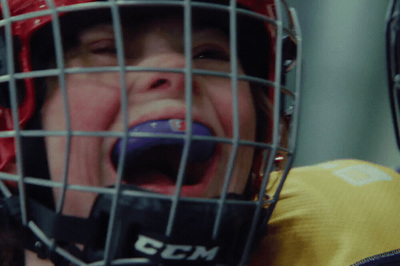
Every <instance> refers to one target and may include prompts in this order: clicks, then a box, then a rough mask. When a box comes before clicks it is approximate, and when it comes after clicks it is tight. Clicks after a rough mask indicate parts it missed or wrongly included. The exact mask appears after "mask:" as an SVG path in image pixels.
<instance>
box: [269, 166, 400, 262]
mask: <svg viewBox="0 0 400 266" xmlns="http://www.w3.org/2000/svg"><path fill="white" fill-rule="evenodd" d="M399 191H400V175H399V174H398V173H397V172H395V171H393V170H392V169H389V168H387V167H383V166H379V165H375V164H372V163H369V162H364V161H358V160H337V161H330V162H326V163H321V164H316V165H313V166H307V167H299V168H294V169H292V170H291V172H290V174H289V175H288V177H287V180H286V182H285V185H284V187H283V190H282V192H281V196H280V199H279V201H278V204H277V206H276V208H275V210H274V213H273V214H272V217H271V220H270V223H269V224H268V235H267V237H266V239H265V241H264V243H263V245H264V248H265V249H264V252H265V254H268V256H269V263H266V264H273V265H351V264H353V263H355V262H357V261H360V260H362V259H363V258H367V257H370V256H374V255H376V254H381V253H385V252H389V251H391V250H395V249H398V248H400V240H399V239H400V230H398V222H399V221H400V193H399Z"/></svg>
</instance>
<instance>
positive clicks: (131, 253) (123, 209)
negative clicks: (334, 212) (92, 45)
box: [0, 186, 267, 265]
mask: <svg viewBox="0 0 400 266" xmlns="http://www.w3.org/2000/svg"><path fill="white" fill-rule="evenodd" d="M124 189H126V190H130V191H132V189H134V190H136V191H138V190H141V189H140V188H137V187H132V186H124ZM141 191H142V190H141ZM146 193H150V192H147V191H146ZM151 194H152V193H151ZM154 195H156V194H153V196H154ZM229 198H230V199H234V200H243V197H242V196H240V195H230V196H229ZM112 199H113V196H112V195H108V194H105V195H100V196H99V197H98V198H97V200H96V202H95V204H94V206H93V208H92V211H91V214H90V217H89V218H87V219H83V218H78V217H72V216H65V215H60V214H56V213H55V212H54V211H52V210H50V209H48V208H46V207H44V206H43V205H41V204H39V203H37V202H35V201H31V200H30V201H29V202H28V204H27V209H28V214H29V220H30V221H32V222H33V223H35V225H36V226H37V227H38V228H40V230H42V231H43V233H44V234H45V235H46V237H47V238H49V239H54V241H55V242H54V245H53V248H52V247H51V246H49V245H46V244H44V243H43V242H42V241H40V240H39V238H38V237H37V236H36V235H35V234H34V233H33V231H32V230H31V228H28V226H23V225H22V224H21V215H20V207H19V198H18V197H17V196H13V197H10V198H7V199H1V200H0V221H1V222H0V230H1V231H3V230H9V231H10V230H11V231H12V232H14V233H15V236H14V238H16V240H17V241H18V243H17V244H19V246H21V247H23V248H25V249H29V250H32V251H34V252H36V253H37V254H38V256H39V257H40V258H50V259H51V260H52V261H53V262H54V263H55V264H56V265H68V262H67V261H66V260H65V259H64V258H62V257H61V256H60V255H59V254H58V253H56V252H55V247H56V246H58V247H62V248H63V249H65V250H67V251H68V252H69V253H71V254H72V255H73V256H75V257H77V258H79V259H81V260H83V261H85V262H88V263H90V262H98V261H102V260H104V252H105V240H106V237H107V232H108V223H109V219H110V210H111V206H112ZM171 205H172V203H171V200H170V199H164V198H159V197H149V196H147V197H144V196H143V197H138V196H135V197H133V196H125V195H121V196H120V198H119V202H118V208H117V210H116V211H115V217H114V226H113V228H112V231H113V234H112V239H111V242H112V243H113V245H110V246H111V247H110V248H109V250H108V252H109V253H108V255H109V257H110V258H113V259H125V261H126V260H127V259H128V260H129V259H132V258H136V259H137V258H147V261H148V263H144V264H143V263H142V264H140V265H159V264H162V265H237V264H238V263H239V261H240V260H241V258H242V256H243V250H244V246H245V243H246V240H247V237H248V234H249V229H250V226H251V223H252V217H253V214H254V210H255V204H243V202H242V203H237V204H226V205H225V207H224V210H223V214H222V216H221V221H220V227H219V232H218V235H217V236H216V237H213V230H214V223H215V219H216V215H217V210H218V204H217V202H207V203H206V202H199V201H193V200H192V201H189V200H188V201H185V200H182V201H180V202H179V204H178V206H177V212H176V215H175V217H174V223H173V228H172V231H171V234H170V235H169V236H166V228H167V226H168V223H169V215H170V209H171ZM261 216H262V217H260V219H259V221H262V222H260V223H259V224H258V230H257V232H256V238H257V240H260V239H262V237H263V236H265V233H266V224H265V222H264V221H265V220H266V219H265V218H266V216H267V210H266V209H263V212H262V215H261ZM77 244H82V245H83V246H84V247H85V248H84V250H83V251H81V250H80V249H78V248H77V247H76V245H77ZM132 261H133V260H132ZM132 264H134V263H132ZM132 264H124V265H132Z"/></svg>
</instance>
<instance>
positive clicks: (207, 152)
mask: <svg viewBox="0 0 400 266" xmlns="http://www.w3.org/2000/svg"><path fill="white" fill-rule="evenodd" d="M181 122H184V121H183V120H179V119H169V120H156V121H148V122H145V123H142V124H139V125H136V126H134V127H132V128H130V129H129V132H140V133H166V134H174V135H184V134H185V128H184V127H181V126H177V125H179V123H181ZM192 134H193V135H200V136H213V133H212V131H211V129H209V128H208V127H207V126H205V125H203V124H200V123H193V125H192ZM184 143H185V140H184V139H183V138H165V137H164V138H163V137H154V138H153V137H145V138H143V137H130V138H128V141H127V146H126V152H125V156H124V160H122V159H121V158H120V157H121V156H122V145H123V141H122V139H120V140H118V141H117V143H116V144H115V145H114V147H113V149H112V151H111V161H112V163H113V165H114V167H115V169H117V167H118V164H119V163H120V162H122V161H123V163H124V169H123V181H124V182H126V183H128V184H132V185H137V186H142V187H143V186H148V185H151V186H174V185H175V184H176V181H177V178H178V175H179V171H180V170H184V173H183V181H182V185H184V186H191V185H197V184H200V183H202V182H203V181H204V179H205V176H207V170H208V168H209V167H210V164H211V162H212V161H213V157H214V156H213V155H214V153H215V142H212V141H203V140H192V141H191V143H190V149H189V153H188V157H187V162H186V165H182V167H181V161H182V152H183V148H184ZM181 168H182V169H181Z"/></svg>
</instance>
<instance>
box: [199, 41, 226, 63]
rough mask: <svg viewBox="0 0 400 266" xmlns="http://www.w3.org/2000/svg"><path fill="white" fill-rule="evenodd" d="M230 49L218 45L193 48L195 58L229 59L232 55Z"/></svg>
mask: <svg viewBox="0 0 400 266" xmlns="http://www.w3.org/2000/svg"><path fill="white" fill-rule="evenodd" d="M228 51H229V50H228ZM228 51H227V49H225V48H224V47H221V46H218V45H213V44H211V45H201V46H199V47H196V48H195V49H193V59H199V60H204V59H208V60H218V61H229V60H230V55H229V52H228Z"/></svg>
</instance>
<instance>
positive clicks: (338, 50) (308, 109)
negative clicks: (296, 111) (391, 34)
mask: <svg viewBox="0 0 400 266" xmlns="http://www.w3.org/2000/svg"><path fill="white" fill-rule="evenodd" d="M388 2H389V1H388V0H334V1H331V0H316V1H314V0H288V3H289V4H290V6H292V7H295V8H296V10H297V13H298V17H299V20H300V24H301V26H302V32H303V44H304V45H303V51H304V62H303V82H302V84H303V86H302V101H301V103H302V106H301V120H300V128H299V135H298V136H299V139H298V150H297V156H296V161H295V165H297V166H299V165H308V164H312V163H318V162H322V161H327V160H332V159H338V158H357V159H362V160H368V161H372V162H376V163H379V164H383V165H386V166H389V167H392V168H395V167H397V166H400V152H399V151H398V150H397V146H396V143H395V139H394V132H393V128H392V124H391V123H392V122H391V114H390V109H389V100H388V92H387V83H386V69H385V42H384V38H385V17H386V10H387V4H388Z"/></svg>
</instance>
